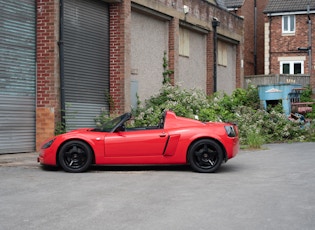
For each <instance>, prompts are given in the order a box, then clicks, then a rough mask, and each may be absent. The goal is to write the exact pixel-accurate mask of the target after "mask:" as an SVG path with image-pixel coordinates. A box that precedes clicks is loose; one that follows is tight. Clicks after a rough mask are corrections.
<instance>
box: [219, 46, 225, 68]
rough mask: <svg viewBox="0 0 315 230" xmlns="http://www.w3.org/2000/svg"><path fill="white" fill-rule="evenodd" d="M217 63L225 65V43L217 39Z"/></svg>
mask: <svg viewBox="0 0 315 230" xmlns="http://www.w3.org/2000/svg"><path fill="white" fill-rule="evenodd" d="M218 64H219V65H222V66H227V44H226V43H224V42H222V41H218Z"/></svg>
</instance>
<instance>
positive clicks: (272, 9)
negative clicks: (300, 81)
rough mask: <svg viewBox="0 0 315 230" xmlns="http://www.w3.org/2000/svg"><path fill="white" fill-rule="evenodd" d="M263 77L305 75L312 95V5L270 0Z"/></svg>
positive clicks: (314, 67)
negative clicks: (269, 75) (267, 75)
mask: <svg viewBox="0 0 315 230" xmlns="http://www.w3.org/2000/svg"><path fill="white" fill-rule="evenodd" d="M264 13H265V74H306V75H309V77H310V85H311V87H312V89H313V92H315V51H314V49H315V1H314V0H269V3H268V4H267V6H266V8H265V10H264Z"/></svg>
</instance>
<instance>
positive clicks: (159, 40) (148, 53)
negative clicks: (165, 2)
mask: <svg viewBox="0 0 315 230" xmlns="http://www.w3.org/2000/svg"><path fill="white" fill-rule="evenodd" d="M168 24H169V23H168V21H163V20H159V19H156V18H153V17H150V16H147V15H144V14H141V13H138V12H135V11H132V13H131V77H130V80H131V81H133V82H134V84H138V87H137V88H138V92H137V93H138V96H139V99H140V100H141V101H142V100H144V99H147V98H149V97H150V96H152V95H153V94H156V93H158V91H159V89H161V87H162V82H163V75H162V73H163V56H164V51H168V26H169V25H168ZM131 96H134V92H131Z"/></svg>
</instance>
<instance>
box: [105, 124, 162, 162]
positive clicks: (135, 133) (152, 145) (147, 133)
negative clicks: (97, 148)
mask: <svg viewBox="0 0 315 230" xmlns="http://www.w3.org/2000/svg"><path fill="white" fill-rule="evenodd" d="M167 140H168V134H167V132H166V131H165V130H164V129H153V130H132V131H120V132H114V133H109V134H108V135H106V137H105V157H137V156H157V155H162V154H163V152H164V150H165V146H166V144H167Z"/></svg>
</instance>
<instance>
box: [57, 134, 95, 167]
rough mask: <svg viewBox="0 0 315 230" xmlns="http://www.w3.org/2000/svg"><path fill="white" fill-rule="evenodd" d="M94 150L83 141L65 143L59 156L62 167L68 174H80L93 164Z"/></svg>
mask: <svg viewBox="0 0 315 230" xmlns="http://www.w3.org/2000/svg"><path fill="white" fill-rule="evenodd" d="M92 158H93V154H92V150H91V148H90V146H89V145H87V144H86V143H85V142H83V141H78V140H73V141H69V142H67V143H65V144H64V145H63V146H62V147H61V149H60V151H59V154H58V160H59V164H60V166H61V167H62V168H63V170H64V171H66V172H71V173H80V172H84V171H86V170H87V169H88V168H89V167H90V165H91V164H92Z"/></svg>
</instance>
